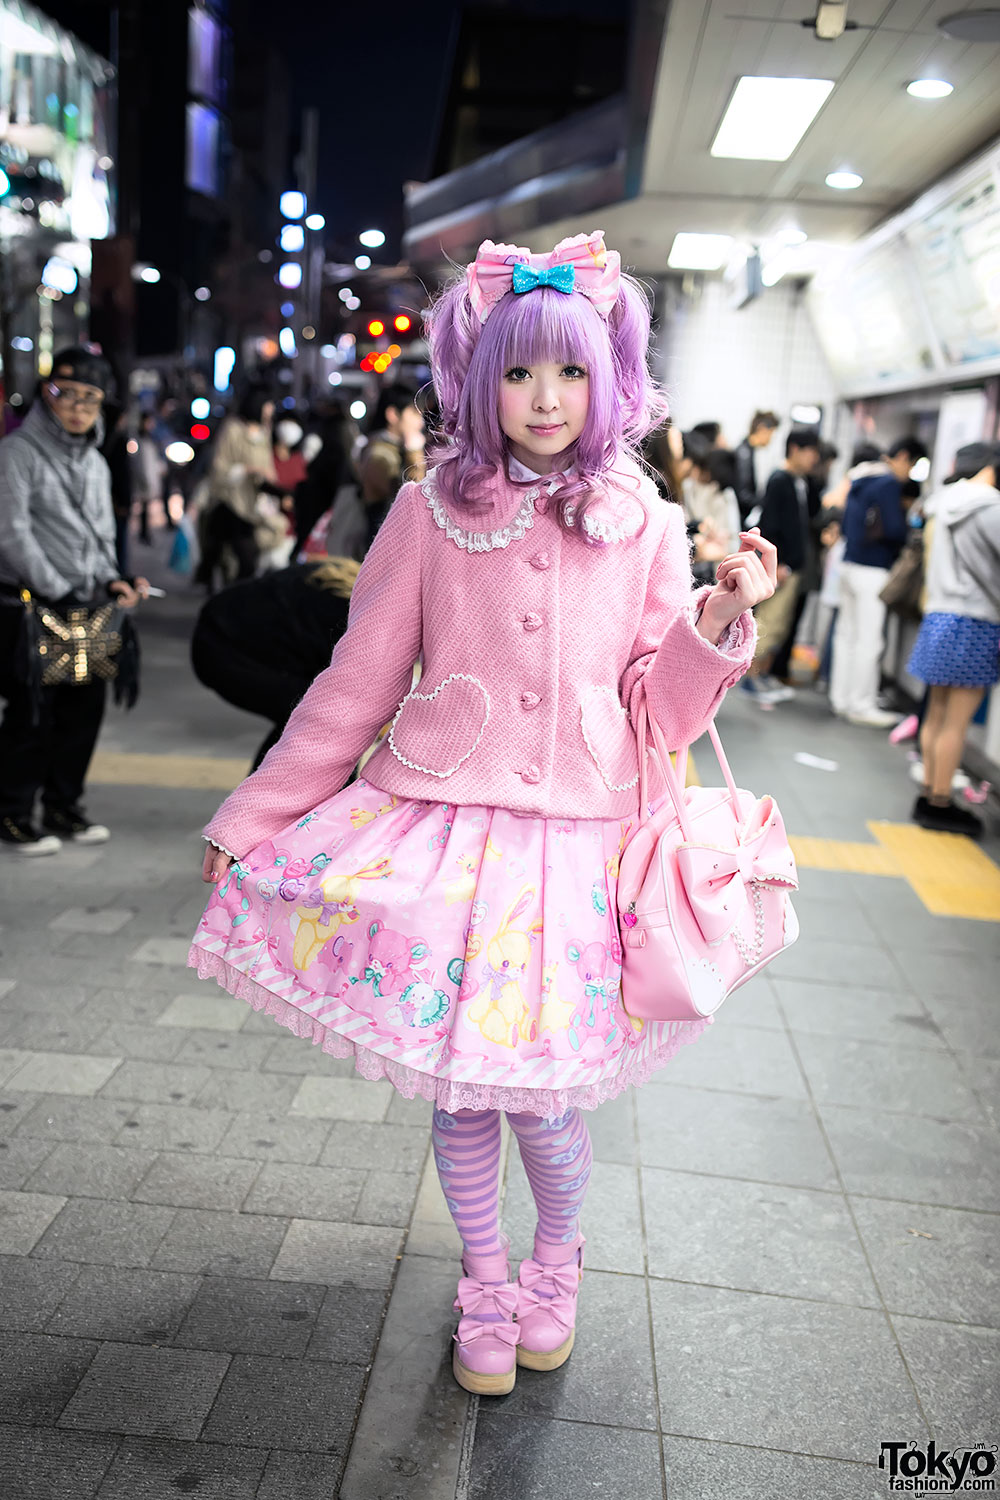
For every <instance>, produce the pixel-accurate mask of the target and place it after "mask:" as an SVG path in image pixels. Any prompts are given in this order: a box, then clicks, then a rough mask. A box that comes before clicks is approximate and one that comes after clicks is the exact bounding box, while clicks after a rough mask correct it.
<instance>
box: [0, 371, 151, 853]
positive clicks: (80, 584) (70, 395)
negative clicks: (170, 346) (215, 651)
mask: <svg viewBox="0 0 1000 1500" xmlns="http://www.w3.org/2000/svg"><path fill="white" fill-rule="evenodd" d="M111 386H112V377H111V370H110V367H109V366H108V364H107V363H106V361H105V360H103V359H101V358H100V357H99V356H98V355H95V354H91V352H90V351H89V349H85V348H71V349H63V350H61V351H60V352H59V353H58V354H57V355H56V356H55V358H54V359H53V362H52V374H51V376H50V377H49V378H48V379H47V380H42V381H41V382H40V383H39V389H38V395H37V397H36V399H35V401H34V402H33V403H32V406H31V408H30V410H29V411H28V414H27V416H26V417H25V419H24V421H23V423H22V424H21V426H20V427H19V428H18V429H17V431H16V432H12V433H11V434H10V435H9V436H8V437H6V438H4V440H3V442H2V443H0V696H2V697H4V698H5V699H6V700H7V703H6V708H5V710H4V715H3V720H2V722H0V848H6V849H10V850H13V851H14V852H16V853H19V854H21V855H45V854H56V853H58V851H59V850H60V848H61V847H62V840H63V839H68V840H71V841H72V842H73V843H77V844H98V843H104V842H105V841H106V840H107V839H108V838H110V832H109V830H108V829H107V828H106V827H104V825H103V824H100V823H91V822H90V821H89V819H88V818H87V815H86V813H85V811H84V809H83V805H82V798H83V788H84V782H85V781H86V779H87V771H88V768H89V766H90V761H91V758H92V756H93V753H94V747H95V745H96V744H97V736H98V734H99V732H100V728H101V721H102V719H103V717H104V704H105V696H106V686H107V684H106V682H105V680H104V678H102V677H99V676H98V675H97V674H96V673H92V674H91V675H90V677H89V680H88V681H87V682H83V683H75V682H59V683H54V684H50V685H49V686H45V685H40V686H37V688H33V687H32V685H31V682H30V678H29V677H27V676H26V675H25V673H24V671H23V670H19V668H23V667H24V666H25V665H26V663H25V662H24V659H23V655H22V652H23V650H24V649H25V642H26V635H25V620H24V606H23V604H22V602H21V598H20V593H21V590H22V589H28V590H30V592H31V594H32V596H33V598H34V599H36V600H38V601H40V602H42V603H47V604H49V605H52V606H53V607H54V611H55V613H56V614H59V615H64V614H65V613H66V611H67V610H69V609H72V608H74V607H79V606H83V605H88V606H91V607H93V605H94V603H95V602H96V603H102V602H105V601H106V600H108V599H114V600H116V601H117V603H118V604H120V605H121V606H122V608H124V609H131V608H132V607H133V606H134V605H135V604H137V603H138V601H139V599H140V598H145V597H146V595H147V593H148V589H149V585H148V583H147V582H146V580H145V578H136V579H126V578H123V577H122V576H121V571H120V569H119V566H118V559H117V557H116V554H115V514H114V509H113V507H112V503H111V475H110V473H109V470H108V465H107V463H106V461H105V459H104V458H103V457H102V455H101V451H100V444H101V439H102V437H103V435H104V426H103V422H102V420H101V408H102V406H103V404H104V400H105V397H106V396H107V395H108V394H109V393H110V391H111ZM39 794H41V799H42V826H43V828H44V830H45V831H44V833H40V832H39V830H38V827H37V824H36V821H35V811H36V803H37V801H38V797H39Z"/></svg>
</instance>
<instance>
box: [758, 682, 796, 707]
mask: <svg viewBox="0 0 1000 1500" xmlns="http://www.w3.org/2000/svg"><path fill="white" fill-rule="evenodd" d="M758 680H759V681H760V684H761V686H762V687H763V689H764V691H765V693H766V694H767V696H768V697H769V698H770V700H771V702H772V703H789V702H790V701H791V700H792V698H797V697H798V693H797V692H796V691H795V689H794V688H793V687H789V686H788V684H787V683H785V682H779V681H778V679H777V677H761V678H759V679H758Z"/></svg>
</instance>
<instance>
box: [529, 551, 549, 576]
mask: <svg viewBox="0 0 1000 1500" xmlns="http://www.w3.org/2000/svg"><path fill="white" fill-rule="evenodd" d="M531 566H532V567H533V568H537V569H538V571H539V572H542V571H543V569H545V568H547V567H548V566H549V554H548V553H547V552H536V553H535V555H534V557H533V558H531Z"/></svg>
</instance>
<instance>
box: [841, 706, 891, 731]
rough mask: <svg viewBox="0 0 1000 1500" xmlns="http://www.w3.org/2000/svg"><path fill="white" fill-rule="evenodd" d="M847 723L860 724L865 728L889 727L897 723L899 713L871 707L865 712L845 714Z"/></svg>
mask: <svg viewBox="0 0 1000 1500" xmlns="http://www.w3.org/2000/svg"><path fill="white" fill-rule="evenodd" d="M845 717H846V719H847V722H848V724H860V725H862V726H863V727H864V728H866V729H891V728H892V727H893V725H894V724H898V723H899V721H900V718H901V717H902V715H901V714H894V713H891V712H890V711H889V709H887V708H872V709H869V710H868V712H867V713H865V714H846V715H845Z"/></svg>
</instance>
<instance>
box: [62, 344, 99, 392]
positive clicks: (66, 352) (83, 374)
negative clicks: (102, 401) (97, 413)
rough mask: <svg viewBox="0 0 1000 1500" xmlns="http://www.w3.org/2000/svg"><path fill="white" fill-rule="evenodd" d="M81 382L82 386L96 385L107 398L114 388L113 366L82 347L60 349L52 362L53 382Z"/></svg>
mask: <svg viewBox="0 0 1000 1500" xmlns="http://www.w3.org/2000/svg"><path fill="white" fill-rule="evenodd" d="M60 376H62V378H63V380H79V381H80V383H81V385H96V386H97V388H98V390H99V391H103V393H104V395H105V396H107V395H109V394H110V392H111V391H112V390H113V388H114V376H113V375H112V373H111V366H110V365H109V364H108V362H107V360H106V359H102V357H101V356H100V355H99V354H92V353H91V352H90V350H89V349H86V348H84V347H83V346H82V345H79V344H78V345H75V346H74V347H72V348H70V349H60V351H59V353H58V354H56V355H55V356H54V357H53V360H52V376H51V378H52V379H53V380H58V379H59V377H60Z"/></svg>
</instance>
